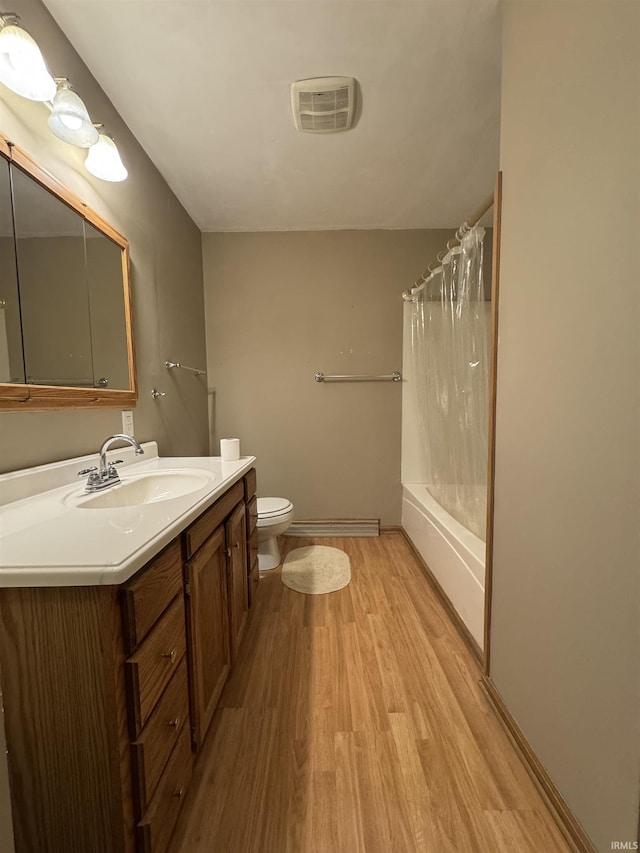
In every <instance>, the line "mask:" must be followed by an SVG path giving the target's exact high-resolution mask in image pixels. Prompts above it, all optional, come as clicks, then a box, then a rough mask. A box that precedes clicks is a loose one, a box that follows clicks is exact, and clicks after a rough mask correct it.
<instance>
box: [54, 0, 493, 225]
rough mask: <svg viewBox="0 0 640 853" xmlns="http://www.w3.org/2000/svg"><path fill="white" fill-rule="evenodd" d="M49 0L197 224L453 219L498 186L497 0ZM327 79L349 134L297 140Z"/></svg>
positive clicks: (449, 222) (431, 221)
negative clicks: (295, 89)
mask: <svg viewBox="0 0 640 853" xmlns="http://www.w3.org/2000/svg"><path fill="white" fill-rule="evenodd" d="M45 3H46V5H47V7H48V8H49V10H50V11H51V13H52V14H53V16H54V17H55V18H56V20H57V22H58V23H59V25H60V26H61V27H62V29H63V30H64V32H65V33H66V34H67V36H68V37H69V39H70V40H71V42H72V43H73V45H74V46H75V48H76V50H77V51H78V53H79V54H80V55H81V57H82V58H83V59H84V61H85V63H86V64H87V65H88V66H89V68H90V69H91V71H92V72H93V74H94V76H95V77H96V79H97V80H98V82H99V83H100V85H101V86H102V88H103V89H104V90H105V92H106V93H107V95H108V96H109V97H110V98H111V100H112V102H113V104H114V105H115V107H116V109H117V110H118V112H119V113H120V114H121V115H122V117H123V118H124V120H125V121H126V122H127V124H128V126H129V127H130V128H131V130H132V132H133V133H134V135H135V136H136V137H137V139H138V140H139V141H140V143H141V144H142V146H143V147H144V149H145V150H146V152H147V153H148V155H149V156H150V157H151V159H152V160H153V162H154V163H155V164H156V166H157V167H158V169H159V170H160V172H161V173H162V174H163V175H164V177H165V179H166V180H167V182H168V183H169V185H170V186H171V188H172V189H173V191H174V192H175V193H176V195H177V196H178V198H179V199H180V200H181V202H182V203H183V205H184V207H185V208H186V209H187V211H188V212H189V213H190V215H191V216H192V217H193V219H194V220H195V222H196V223H197V225H198V226H199V227H200V228H201V229H202V230H203V231H262V230H266V231H276V230H309V229H328V228H435V227H449V226H456V225H458V224H459V223H460V222H461V221H462V220H463V219H464V218H465V217H466V216H468V215H469V214H470V213H471V212H472V211H473V210H474V208H476V207H477V206H478V204H479V203H481V202H482V200H483V199H484V198H485V197H486V196H487V194H488V193H489V192H490V191H491V189H492V187H493V181H494V176H495V172H496V170H497V167H498V142H499V109H500V13H499V9H498V0H417V2H404V0H386V2H369V0H340V2H325V0H279V2H273V0H251V2H247V0H225V1H223V2H211V0H171V2H164V0H127V2H119V3H114V2H113V0H45ZM330 75H347V76H352V77H355V78H356V79H357V80H358V83H359V86H360V90H361V93H362V110H361V116H360V118H359V121H358V123H357V125H356V127H355V128H353V129H352V130H349V131H346V132H344V133H336V134H318V135H314V134H309V133H298V132H297V131H296V130H295V128H294V124H293V119H292V116H291V110H290V100H289V87H290V84H291V83H292V82H293V81H294V80H298V79H303V78H307V77H321V76H330ZM80 94H82V92H80Z"/></svg>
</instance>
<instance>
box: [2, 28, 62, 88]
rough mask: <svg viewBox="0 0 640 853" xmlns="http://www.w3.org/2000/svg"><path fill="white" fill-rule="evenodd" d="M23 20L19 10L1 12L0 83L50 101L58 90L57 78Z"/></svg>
mask: <svg viewBox="0 0 640 853" xmlns="http://www.w3.org/2000/svg"><path fill="white" fill-rule="evenodd" d="M19 20H20V18H19V16H18V15H16V14H15V12H2V13H0V21H1V22H2V29H1V30H0V82H1V83H4V85H5V86H6V87H7V88H8V89H11V91H12V92H15V93H16V94H17V95H21V96H22V97H23V98H28V99H29V100H30V101H50V100H51V99H52V98H53V97H54V96H55V93H56V84H55V80H54V79H53V77H52V76H51V74H49V72H48V71H47V66H46V65H45V62H44V59H43V58H42V54H41V53H40V48H39V47H38V45H37V44H36V43H35V41H34V40H33V39H32V38H31V36H30V35H29V33H28V32H26V30H23V29H22V27H21V26H20V25H19V24H18V21H19Z"/></svg>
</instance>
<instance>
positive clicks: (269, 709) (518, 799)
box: [170, 533, 569, 853]
mask: <svg viewBox="0 0 640 853" xmlns="http://www.w3.org/2000/svg"><path fill="white" fill-rule="evenodd" d="M282 541H283V545H284V547H283V553H286V552H287V551H289V550H291V549H293V548H297V547H301V546H302V545H308V544H313V543H314V542H316V543H317V544H322V545H331V546H334V547H336V548H341V549H343V550H344V551H346V552H347V553H348V554H349V557H350V558H351V570H352V581H351V584H350V585H349V586H348V587H346V588H345V589H343V590H340V591H339V592H336V593H332V594H331V595H324V596H320V595H317V596H312V595H309V596H305V595H301V594H300V593H296V592H293V591H292V590H290V589H287V588H286V587H285V586H283V584H282V583H281V580H280V569H276V570H274V571H272V572H270V573H268V574H266V575H264V576H263V578H262V579H261V580H260V585H259V588H258V596H257V602H256V606H255V608H254V611H253V613H252V617H251V621H250V624H249V626H248V629H247V634H246V637H245V639H244V642H243V645H242V648H241V651H240V655H239V657H238V660H237V662H236V665H235V667H234V669H233V671H232V674H231V676H230V678H229V681H228V682H227V685H226V687H225V689H224V692H223V694H222V697H221V700H220V705H219V707H218V710H217V711H216V716H215V718H214V721H213V724H212V729H211V731H210V732H209V735H208V738H207V741H206V743H205V745H204V747H203V750H202V754H201V755H200V757H199V760H198V763H197V767H196V771H195V776H194V779H193V781H192V784H191V787H190V790H189V792H188V793H187V798H186V802H185V804H184V807H183V811H182V814H181V817H180V820H179V823H178V826H177V827H176V832H175V834H174V838H173V842H172V846H171V848H170V849H171V853H501V851H505V853H506V851H509V853H569V847H568V846H567V844H566V842H565V841H564V840H563V837H562V835H561V834H560V832H559V830H558V828H557V827H556V825H555V823H554V821H553V819H552V818H551V816H550V814H549V813H548V811H547V809H546V806H545V804H544V803H543V801H542V799H541V797H540V795H539V794H538V792H537V790H536V788H535V786H534V785H533V783H532V782H531V780H530V778H529V776H528V775H527V773H526V771H525V770H524V768H523V766H522V764H521V763H520V760H519V759H518V757H517V755H516V753H515V752H514V749H513V747H512V746H511V744H510V742H509V740H508V738H507V736H506V734H505V733H504V731H503V730H502V728H501V726H500V724H499V722H498V721H497V719H496V717H495V716H494V714H493V712H492V711H491V709H490V706H489V703H488V700H487V699H486V698H485V696H484V693H483V692H482V690H481V689H480V687H479V684H478V681H479V678H480V671H479V669H478V665H477V663H476V661H475V660H474V658H473V656H472V655H471V653H470V652H469V651H468V649H467V647H466V646H465V644H464V643H463V641H462V640H461V638H460V636H459V635H458V633H457V632H456V630H455V628H454V627H453V625H452V623H451V621H450V619H449V617H448V616H447V613H446V611H445V610H444V609H443V607H442V605H441V604H440V602H439V600H438V599H437V597H436V596H435V594H434V593H433V591H432V588H431V587H430V585H429V583H428V582H427V580H426V578H425V577H424V575H423V574H422V572H421V570H420V567H419V566H418V564H417V562H416V560H415V557H414V556H413V554H412V553H411V550H410V548H409V547H408V545H407V543H406V542H405V540H404V538H403V536H402V535H401V534H400V533H385V534H383V535H382V536H380V537H378V538H370V539H324V538H323V539H318V540H313V539H300V538H293V537H287V538H285V539H283V540H282Z"/></svg>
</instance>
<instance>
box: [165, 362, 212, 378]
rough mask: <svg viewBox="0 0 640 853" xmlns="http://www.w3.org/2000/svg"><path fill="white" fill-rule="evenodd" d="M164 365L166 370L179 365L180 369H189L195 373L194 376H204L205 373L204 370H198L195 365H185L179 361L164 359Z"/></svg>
mask: <svg viewBox="0 0 640 853" xmlns="http://www.w3.org/2000/svg"><path fill="white" fill-rule="evenodd" d="M164 366H165V367H166V368H167V370H171V368H172V367H179V368H180V369H181V370H189V371H190V372H191V373H195V374H196V376H204V375H205V374H206V372H207V371H206V370H198V368H197V367H187V365H186V364H180V362H179V361H165V363H164Z"/></svg>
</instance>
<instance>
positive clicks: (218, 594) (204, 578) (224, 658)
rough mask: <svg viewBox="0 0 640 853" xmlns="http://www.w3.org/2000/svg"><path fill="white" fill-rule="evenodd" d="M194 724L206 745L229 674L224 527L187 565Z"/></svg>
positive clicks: (196, 736)
mask: <svg viewBox="0 0 640 853" xmlns="http://www.w3.org/2000/svg"><path fill="white" fill-rule="evenodd" d="M185 580H186V607H187V661H188V664H189V699H190V704H191V725H192V731H193V742H194V746H195V747H196V749H197V748H198V747H199V746H200V745H201V744H202V741H203V739H204V736H205V735H206V733H207V729H208V728H209V725H210V723H211V719H212V717H213V712H214V711H215V709H216V704H217V702H218V699H219V697H220V693H221V692H222V688H223V687H224V683H225V681H226V678H227V675H228V673H229V666H230V663H231V661H230V655H229V617H228V610H229V605H228V596H227V566H226V559H225V538H224V527H223V526H222V525H220V527H218V528H217V529H216V530H215V531H214V532H213V533H212V535H211V536H210V537H209V538H208V539H207V540H206V542H205V543H204V544H203V545H202V547H201V548H200V549H199V550H198V551H197V553H196V554H195V556H194V557H193V558H192V559H191V560H189V562H188V563H186V564H185Z"/></svg>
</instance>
